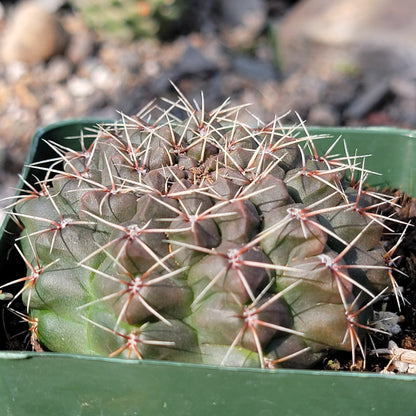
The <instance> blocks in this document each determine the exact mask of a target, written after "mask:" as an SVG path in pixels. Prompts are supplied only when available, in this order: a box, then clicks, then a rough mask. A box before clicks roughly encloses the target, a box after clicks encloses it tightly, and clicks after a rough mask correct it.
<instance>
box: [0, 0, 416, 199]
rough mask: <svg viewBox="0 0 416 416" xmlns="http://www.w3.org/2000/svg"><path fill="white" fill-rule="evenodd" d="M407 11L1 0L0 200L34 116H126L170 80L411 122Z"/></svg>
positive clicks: (254, 103) (346, 118) (349, 118)
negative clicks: (119, 113)
mask: <svg viewBox="0 0 416 416" xmlns="http://www.w3.org/2000/svg"><path fill="white" fill-rule="evenodd" d="M415 21H416V0H400V1H399V2H392V1H390V0H366V1H362V0H337V1H332V0H194V1H192V0H147V1H145V0H142V1H134V0H124V1H121V0H119V1H116V0H91V1H88V0H85V1H83V0H71V1H64V0H30V1H29V0H27V1H16V2H11V1H3V2H0V198H1V197H5V196H7V195H12V194H13V193H14V190H13V189H12V188H13V186H15V184H16V179H17V178H16V175H17V173H18V172H20V170H21V167H22V164H23V163H24V160H25V156H26V153H27V150H28V148H29V146H30V140H31V138H32V136H33V134H34V133H35V131H36V130H37V128H39V127H41V126H45V125H47V124H50V123H53V122H56V121H59V120H63V119H69V118H78V117H86V116H94V117H99V118H105V119H107V118H111V119H113V118H118V111H121V112H124V113H128V114H134V113H136V112H137V111H138V110H139V109H140V108H141V107H143V106H144V105H145V104H147V103H148V102H149V101H150V100H152V99H153V98H156V97H159V96H164V97H169V98H174V96H175V92H174V90H173V88H172V86H171V84H170V81H172V82H174V83H175V84H176V85H177V86H178V87H179V88H180V89H181V90H182V91H183V93H184V94H185V95H186V96H187V97H188V98H189V99H196V100H197V101H200V97H201V90H203V91H204V97H205V102H206V107H207V108H211V109H212V108H215V107H216V106H218V105H220V104H221V103H222V102H223V101H224V100H225V99H227V98H228V97H231V99H232V104H235V105H238V104H242V103H251V107H250V111H251V112H253V113H254V114H256V115H257V116H258V117H259V118H260V119H261V120H263V121H269V120H270V119H271V118H273V116H274V115H275V114H276V115H281V114H284V113H286V112H288V111H291V113H290V114H289V115H288V116H287V118H286V120H287V122H288V123H292V122H294V121H295V120H297V115H296V113H298V114H299V115H300V117H302V119H304V120H306V122H307V124H309V125H326V126H333V125H364V126H373V125H392V126H397V127H403V128H410V129H415V128H416V25H415V24H414V22H415ZM3 205H4V204H3Z"/></svg>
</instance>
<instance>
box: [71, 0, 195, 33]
mask: <svg viewBox="0 0 416 416" xmlns="http://www.w3.org/2000/svg"><path fill="white" fill-rule="evenodd" d="M71 3H72V4H73V5H74V6H75V8H76V9H77V10H78V11H79V12H80V14H81V16H82V17H83V18H84V20H85V22H86V23H87V25H88V26H90V27H91V28H92V29H94V30H96V31H97V32H98V33H100V34H101V35H102V36H104V37H111V38H118V39H125V40H131V39H134V38H139V37H155V36H158V37H162V38H166V37H168V36H169V34H171V33H172V32H173V31H174V30H175V29H176V30H177V29H178V27H179V22H180V20H181V18H182V16H183V15H184V13H185V10H186V7H187V6H186V2H184V1H183V0H142V1H137V0H94V1H82V0H72V1H71Z"/></svg>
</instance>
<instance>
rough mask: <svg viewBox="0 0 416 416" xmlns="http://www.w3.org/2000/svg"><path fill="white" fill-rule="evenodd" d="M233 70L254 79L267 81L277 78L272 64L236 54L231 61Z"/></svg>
mask: <svg viewBox="0 0 416 416" xmlns="http://www.w3.org/2000/svg"><path fill="white" fill-rule="evenodd" d="M232 68H233V69H234V71H235V72H236V73H237V74H239V75H241V76H244V77H246V78H249V79H252V80H254V81H269V80H273V79H276V78H277V74H276V71H275V69H274V66H273V64H271V63H269V62H264V61H260V60H259V59H254V58H249V57H246V56H238V57H236V58H235V59H234V60H233V62H232Z"/></svg>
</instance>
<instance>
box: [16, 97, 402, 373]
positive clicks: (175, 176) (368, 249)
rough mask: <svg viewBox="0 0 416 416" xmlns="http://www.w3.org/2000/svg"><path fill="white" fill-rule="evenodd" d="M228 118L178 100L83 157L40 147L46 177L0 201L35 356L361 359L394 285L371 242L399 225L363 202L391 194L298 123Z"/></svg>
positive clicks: (111, 133) (101, 137)
mask: <svg viewBox="0 0 416 416" xmlns="http://www.w3.org/2000/svg"><path fill="white" fill-rule="evenodd" d="M242 111H245V110H244V107H229V106H228V102H226V103H224V104H223V105H221V106H220V107H218V108H217V109H215V110H213V111H211V112H206V111H205V108H204V105H203V102H202V106H201V108H199V107H198V106H197V105H196V104H195V105H192V104H191V103H190V102H188V101H187V99H186V98H185V97H184V96H183V95H182V94H181V93H179V97H178V100H177V101H176V102H169V107H168V108H167V109H164V110H163V109H160V108H159V107H157V106H147V107H145V108H144V109H143V110H142V111H140V112H139V113H138V114H136V115H135V116H126V115H123V116H122V119H121V120H120V121H118V122H116V123H114V124H112V125H100V126H97V129H96V131H95V132H94V138H93V140H89V142H88V143H87V139H89V138H88V137H86V136H87V135H86V134H84V135H83V136H81V140H80V143H81V145H80V150H72V149H69V148H66V147H65V146H63V145H61V144H56V143H50V146H51V147H52V148H53V149H54V150H55V151H56V154H57V157H56V158H55V159H53V160H49V161H46V163H42V164H39V163H37V164H34V165H33V166H32V168H36V169H38V170H40V171H42V172H44V173H45V179H43V180H41V181H39V183H38V184H37V187H36V188H35V187H32V186H30V187H28V190H27V192H26V193H24V194H22V195H20V196H19V197H17V200H16V201H15V202H14V203H13V204H12V205H11V206H12V207H13V209H14V214H13V215H14V216H15V219H16V221H18V222H19V223H20V224H21V225H22V228H23V231H22V234H21V236H20V238H19V241H18V245H17V249H18V250H19V252H20V253H21V256H22V258H23V259H24V261H25V262H26V264H27V269H28V274H27V276H26V277H24V278H22V279H19V280H18V281H19V282H23V288H22V289H21V290H20V291H19V292H18V293H17V295H16V296H19V295H21V294H22V295H23V299H24V303H25V305H26V307H27V311H26V312H27V314H28V316H30V318H28V319H29V322H31V325H32V328H35V330H36V334H35V337H37V338H38V340H39V342H40V343H41V345H43V346H44V348H47V349H49V350H52V351H62V352H71V353H82V354H94V355H97V354H98V355H104V356H111V357H113V356H119V355H120V356H126V357H131V358H138V359H142V358H145V359H157V360H174V361H181V362H191V363H204V364H214V365H228V366H258V367H263V368H264V367H267V368H274V367H277V366H280V365H285V366H292V367H310V366H312V365H313V364H314V363H315V362H316V361H317V360H319V359H320V358H321V357H322V356H323V355H324V354H326V353H327V352H328V351H329V350H334V349H336V350H351V351H352V353H353V359H354V357H355V351H356V349H357V347H358V348H359V349H361V352H362V353H364V348H363V343H362V339H363V336H364V335H365V333H366V332H367V331H370V330H374V329H373V328H372V327H371V319H372V314H371V306H372V304H373V303H374V302H375V301H376V300H378V299H379V297H380V294H385V293H387V291H395V290H397V285H396V283H395V281H394V278H393V277H392V273H391V272H392V270H393V268H392V265H391V264H390V262H389V261H388V253H385V251H384V250H383V248H382V246H381V244H380V237H381V235H382V233H383V230H384V229H385V228H387V229H389V227H388V221H395V220H394V219H392V218H390V217H389V218H384V217H383V216H382V215H380V214H379V213H378V212H377V209H378V207H380V206H381V205H384V204H392V203H393V201H392V199H391V198H389V197H387V196H385V195H381V194H378V193H375V192H370V191H366V190H364V189H363V183H364V181H365V178H366V175H367V174H368V172H367V171H366V170H365V168H364V162H363V160H361V159H360V158H359V157H357V156H355V157H349V156H346V157H341V156H332V155H331V152H332V148H331V147H330V148H329V150H328V151H327V152H326V153H325V154H322V155H320V154H318V152H317V150H316V147H315V143H316V140H319V139H320V138H319V137H312V136H310V135H309V134H308V132H307V130H306V129H305V128H304V126H303V123H300V124H299V126H293V127H290V128H289V127H285V126H283V125H282V120H281V119H280V118H277V117H276V118H275V119H274V120H272V122H270V123H262V122H260V121H259V120H257V126H254V127H253V125H249V124H246V123H244V122H242V121H239V114H240V113H241V112H242ZM179 113H182V117H181V118H178V116H177V114H179ZM396 221H397V220H396ZM18 281H14V282H11V283H10V284H9V285H11V284H13V283H17V282H18ZM397 296H399V295H398V294H397Z"/></svg>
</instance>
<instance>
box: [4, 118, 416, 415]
mask: <svg viewBox="0 0 416 416" xmlns="http://www.w3.org/2000/svg"><path fill="white" fill-rule="evenodd" d="M96 122H97V120H91V119H90V120H72V121H65V122H61V123H57V124H53V125H51V126H48V127H46V128H44V129H41V130H40V131H38V132H37V133H36V135H35V136H34V139H33V145H32V148H31V150H30V154H29V157H28V163H30V162H34V161H38V160H42V159H45V158H48V157H53V156H54V155H53V151H52V150H51V149H50V147H49V146H47V145H46V143H45V142H44V139H45V140H53V141H55V142H58V143H61V144H65V145H66V146H68V147H72V146H76V145H77V143H78V141H77V140H76V139H73V140H70V139H69V140H68V139H64V138H65V137H68V136H76V135H78V134H79V132H80V130H81V129H82V128H85V127H91V126H93V125H94V124H95V123H96ZM309 131H310V133H311V134H328V135H330V136H332V137H338V136H340V135H342V137H343V139H344V140H345V143H346V145H347V148H348V149H349V152H350V154H351V155H353V154H354V152H355V149H358V154H361V155H362V154H372V157H371V158H368V160H367V161H366V165H365V167H366V168H367V169H369V170H372V171H376V172H380V173H382V174H383V176H372V177H371V178H369V179H368V182H369V184H370V185H373V186H379V187H391V188H400V189H402V190H403V191H404V192H406V193H408V194H410V195H415V196H416V177H415V169H416V163H415V160H416V137H415V136H416V132H415V131H408V130H399V129H394V128H371V129H368V128H365V129H364V128H321V127H312V128H309ZM318 143H319V144H318V146H319V148H320V149H321V150H322V149H323V150H325V149H327V148H328V147H329V145H330V143H331V142H330V141H328V140H327V139H322V140H319V142H318ZM334 152H339V153H344V143H343V140H340V141H339V142H338V144H337V147H336V148H335V149H333V151H332V153H334ZM37 173H39V172H37ZM22 175H23V177H24V178H27V179H28V180H31V176H32V175H31V172H30V169H28V168H25V169H24V171H23V174H22ZM20 186H23V183H21V184H20ZM15 232H16V230H15V227H14V226H13V223H12V222H11V221H10V220H9V221H7V220H6V221H5V223H4V224H3V227H2V228H1V230H0V238H1V239H0V256H1V258H0V267H1V274H0V284H4V283H5V282H7V281H11V280H13V279H16V278H17V277H18V276H19V273H24V271H23V270H24V265H22V262H21V261H19V259H18V256H16V253H14V252H13V250H12V246H13V240H14V237H13V234H14V233H15ZM20 275H21V274H20ZM7 324H8V322H7V319H6V322H5V324H4V325H2V326H3V327H4V326H5V327H6V330H8V331H9V330H10V328H7ZM1 330H2V331H3V332H2V334H1V336H2V339H3V343H2V345H5V336H6V335H5V333H4V331H5V329H4V328H2V329H1ZM3 348H4V346H3ZM415 395H416V376H413V375H381V374H372V373H348V372H344V373H336V372H326V371H313V370H286V369H278V370H276V371H268V370H261V369H258V370H256V369H233V368H216V367H209V366H202V365H191V364H178V363H169V362H155V361H146V360H144V361H129V360H123V359H116V358H98V357H87V356H76V355H68V354H57V353H32V352H22V351H0V415H17V416H21V415H31V416H37V415H42V416H43V415H82V416H86V415H94V416H96V415H105V416H107V415H140V416H142V415H143V416H156V415H169V416H183V415H198V416H203V415H207V416H208V415H209V416H222V415H223V416H233V415H235V416H245V415H250V416H267V415H308V416H314V415H317V416H325V415H328V416H329V415H331V416H335V415H342V416H347V415H370V414H375V415H377V416H384V415H386V416H390V415H392V414H400V415H402V416H404V415H415V414H416V407H415V404H414V401H413V400H414V396H415Z"/></svg>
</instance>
